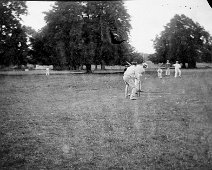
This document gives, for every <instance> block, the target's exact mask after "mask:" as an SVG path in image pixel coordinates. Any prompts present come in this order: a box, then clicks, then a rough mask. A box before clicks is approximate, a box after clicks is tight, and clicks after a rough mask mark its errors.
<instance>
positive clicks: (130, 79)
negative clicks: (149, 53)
mask: <svg viewBox="0 0 212 170" xmlns="http://www.w3.org/2000/svg"><path fill="white" fill-rule="evenodd" d="M132 64H133V65H131V66H130V67H128V68H127V70H126V71H125V72H124V76H123V79H124V82H125V84H126V86H125V98H127V97H128V89H129V86H130V87H131V88H132V92H131V94H130V99H131V100H136V92H138V90H140V87H139V86H140V81H141V76H142V73H144V72H145V69H144V68H146V67H147V64H146V63H144V64H142V65H136V64H135V63H132Z"/></svg>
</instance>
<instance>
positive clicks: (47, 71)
mask: <svg viewBox="0 0 212 170" xmlns="http://www.w3.org/2000/svg"><path fill="white" fill-rule="evenodd" d="M46 75H47V76H48V75H49V67H47V68H46Z"/></svg>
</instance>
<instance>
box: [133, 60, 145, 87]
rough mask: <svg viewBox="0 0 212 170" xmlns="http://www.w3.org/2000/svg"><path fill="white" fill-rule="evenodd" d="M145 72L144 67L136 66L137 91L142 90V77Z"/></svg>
mask: <svg viewBox="0 0 212 170" xmlns="http://www.w3.org/2000/svg"><path fill="white" fill-rule="evenodd" d="M144 72H145V69H144V68H143V65H142V64H141V65H136V68H135V77H136V79H135V86H136V90H141V89H140V87H139V86H140V82H141V77H142V74H143V73H144Z"/></svg>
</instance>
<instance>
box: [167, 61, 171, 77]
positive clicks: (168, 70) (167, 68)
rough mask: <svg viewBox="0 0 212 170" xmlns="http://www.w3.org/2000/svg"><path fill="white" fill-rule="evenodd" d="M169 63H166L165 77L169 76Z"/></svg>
mask: <svg viewBox="0 0 212 170" xmlns="http://www.w3.org/2000/svg"><path fill="white" fill-rule="evenodd" d="M170 65H171V64H170V63H169V60H167V61H166V76H170Z"/></svg>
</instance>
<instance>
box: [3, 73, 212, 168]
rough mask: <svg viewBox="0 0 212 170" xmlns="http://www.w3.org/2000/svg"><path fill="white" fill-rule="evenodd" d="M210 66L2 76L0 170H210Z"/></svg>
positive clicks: (211, 77) (211, 164) (211, 115)
mask: <svg viewBox="0 0 212 170" xmlns="http://www.w3.org/2000/svg"><path fill="white" fill-rule="evenodd" d="M211 73H212V70H184V71H183V77H182V78H176V79H175V78H173V74H172V76H171V77H169V78H167V77H164V78H163V79H158V78H157V77H156V73H155V72H154V73H150V72H149V73H148V72H147V74H146V77H147V79H146V80H144V81H143V84H142V85H143V90H144V92H143V93H141V96H140V97H139V98H138V100H135V101H131V100H128V99H125V98H124V83H123V80H122V74H112V75H111V74H104V75H100V74H73V75H72V74H64V75H50V76H48V77H47V76H45V75H24V76H3V75H1V76H0V94H1V97H0V113H1V114H0V125H1V128H0V132H1V138H0V140H1V141H0V152H1V156H0V160H1V164H0V169H30V170H31V169H51V170H52V169H55V170H57V169H59V170H60V169H70V170H72V169H73V170H77V169H80V170H82V169H84V170H86V169H87V170H88V169H92V170H115V169H116V170H121V169H124V170H141V169H162V170H164V169H179V170H181V169H210V168H211V167H212V133H211V132H212V131H211V130H212V114H211V113H212V112H211V111H212V106H211V101H212V100H211V98H212V97H211V96H212V95H211V94H212V90H211V87H212V76H211Z"/></svg>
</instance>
